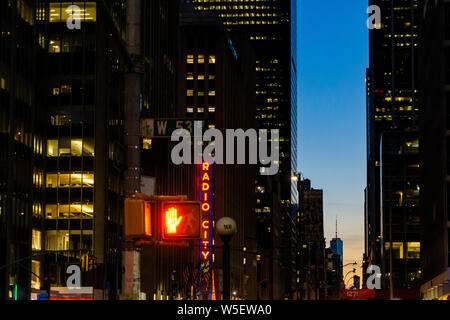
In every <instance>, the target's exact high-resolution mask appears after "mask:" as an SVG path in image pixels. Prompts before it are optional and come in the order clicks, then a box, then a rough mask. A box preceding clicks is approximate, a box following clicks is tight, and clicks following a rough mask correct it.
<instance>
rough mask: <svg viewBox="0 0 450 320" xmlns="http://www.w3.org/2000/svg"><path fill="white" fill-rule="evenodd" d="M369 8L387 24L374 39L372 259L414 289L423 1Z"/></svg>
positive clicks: (369, 197) (369, 199)
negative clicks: (377, 11)
mask: <svg viewBox="0 0 450 320" xmlns="http://www.w3.org/2000/svg"><path fill="white" fill-rule="evenodd" d="M369 4H370V5H378V6H379V7H380V8H381V13H382V23H381V29H374V30H371V31H370V33H369V35H370V48H369V54H370V57H369V60H370V66H369V68H368V69H367V79H366V80H367V188H366V193H365V196H366V206H365V208H366V209H365V224H366V226H365V253H366V255H367V257H368V261H369V263H370V264H376V265H379V266H381V267H382V272H383V275H384V280H386V281H383V285H384V286H385V287H387V286H389V274H392V276H393V286H394V287H395V288H412V287H417V286H418V282H417V280H418V276H419V275H420V272H419V270H420V260H419V252H420V243H419V238H420V235H419V225H420V224H419V223H420V218H419V210H418V209H419V190H420V188H419V156H418V151H419V141H418V131H417V129H418V120H419V117H418V114H419V104H418V90H417V68H416V65H417V58H416V56H417V45H418V44H417V42H418V22H419V19H418V10H417V4H418V1H416V0H411V1H400V0H392V1H382V0H371V1H369ZM391 247H392V250H390V249H391ZM390 252H392V264H391V263H390V262H391V259H390V257H391V256H390ZM391 266H392V272H391Z"/></svg>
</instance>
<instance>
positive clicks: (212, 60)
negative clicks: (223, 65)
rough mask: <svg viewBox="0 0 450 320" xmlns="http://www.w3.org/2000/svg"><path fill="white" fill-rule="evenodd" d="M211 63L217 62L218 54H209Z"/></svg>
mask: <svg viewBox="0 0 450 320" xmlns="http://www.w3.org/2000/svg"><path fill="white" fill-rule="evenodd" d="M209 63H211V64H214V63H216V56H214V55H211V56H209Z"/></svg>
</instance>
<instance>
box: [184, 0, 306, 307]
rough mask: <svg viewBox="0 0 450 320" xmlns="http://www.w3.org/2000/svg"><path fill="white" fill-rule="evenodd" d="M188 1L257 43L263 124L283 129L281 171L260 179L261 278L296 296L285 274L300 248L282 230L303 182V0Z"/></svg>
mask: <svg viewBox="0 0 450 320" xmlns="http://www.w3.org/2000/svg"><path fill="white" fill-rule="evenodd" d="M185 2H189V3H194V4H195V6H196V9H197V10H198V11H206V12H215V13H217V15H218V16H219V17H220V19H221V20H222V22H223V25H224V27H225V28H226V29H228V30H230V31H231V30H233V31H237V32H241V31H245V32H246V33H247V34H248V36H249V38H250V40H251V42H252V45H253V48H254V51H255V63H256V66H255V70H256V88H255V92H256V106H257V107H256V119H257V120H258V127H259V128H261V129H269V130H270V129H279V130H280V171H279V174H278V175H277V176H275V177H272V176H269V177H268V176H260V177H259V178H258V179H257V181H256V214H257V221H258V244H259V249H258V250H259V262H258V270H259V271H258V274H259V276H258V277H259V280H258V282H259V283H260V284H261V288H263V287H264V291H267V292H268V295H269V297H270V298H273V299H279V298H284V297H291V296H292V293H293V292H294V291H295V285H294V283H291V281H290V280H289V279H294V278H295V274H294V275H292V274H291V275H290V276H287V278H286V279H285V281H282V280H281V278H280V276H281V274H286V273H292V272H293V271H295V263H294V262H293V259H292V255H295V250H290V252H289V253H286V252H282V251H280V250H279V249H278V248H279V247H280V246H281V243H284V242H285V241H286V239H281V238H282V237H281V233H282V232H283V234H284V236H285V238H286V237H287V238H289V237H290V236H289V234H291V235H292V232H291V230H292V229H295V219H296V217H295V213H296V212H297V210H296V207H295V206H297V205H298V190H297V181H293V180H292V179H291V177H292V175H293V174H295V173H296V172H297V91H296V90H297V89H296V87H297V59H296V56H297V55H296V51H297V44H296V43H297V42H296V41H297V39H296V38H297V36H296V29H297V26H296V23H297V21H296V13H297V9H296V7H297V1H294V0H282V1H275V0H269V1H257V2H253V3H252V2H249V1H245V0H239V1H233V2H230V1H226V0H219V1H214V2H213V1H206V2H205V1H197V0H192V1H191V0H185ZM282 222H283V224H281V223H282ZM292 240H293V239H291V240H290V241H292ZM293 247H295V246H293ZM292 249H293V248H292ZM288 250H289V249H288ZM294 273H295V272H294Z"/></svg>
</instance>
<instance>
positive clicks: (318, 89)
mask: <svg viewBox="0 0 450 320" xmlns="http://www.w3.org/2000/svg"><path fill="white" fill-rule="evenodd" d="M297 1H298V11H299V12H298V15H297V20H298V22H297V23H298V28H299V30H298V50H299V56H298V65H299V67H298V70H299V79H298V81H299V113H298V114H299V115H298V118H299V119H298V121H299V171H300V172H302V173H303V174H304V175H305V176H306V177H308V178H309V179H311V182H312V186H313V187H314V188H316V189H324V223H325V237H326V240H327V246H329V241H330V240H331V238H333V237H334V233H335V218H336V215H337V216H338V221H339V225H338V232H339V237H340V238H341V239H342V240H343V241H344V263H348V262H352V261H357V262H358V263H361V261H362V255H363V246H364V243H363V240H364V238H363V235H364V227H363V224H364V187H365V176H366V171H365V170H366V164H365V155H366V139H365V132H366V131H365V126H366V122H365V108H366V103H365V99H366V98H365V69H366V68H367V66H368V29H367V27H366V20H367V14H366V10H367V7H368V4H367V1H364V0H345V1H336V0H322V1H317V0H297ZM348 279H349V278H348Z"/></svg>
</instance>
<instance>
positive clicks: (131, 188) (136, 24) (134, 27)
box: [125, 0, 143, 196]
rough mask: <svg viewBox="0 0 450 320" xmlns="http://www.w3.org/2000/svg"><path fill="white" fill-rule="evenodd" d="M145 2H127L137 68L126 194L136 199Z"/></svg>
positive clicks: (128, 88) (132, 80) (128, 84)
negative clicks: (143, 10) (142, 20)
mask: <svg viewBox="0 0 450 320" xmlns="http://www.w3.org/2000/svg"><path fill="white" fill-rule="evenodd" d="M141 9H142V4H141V0H128V1H127V41H126V42H127V48H128V53H129V54H130V57H131V60H132V63H133V66H132V67H131V68H130V70H129V71H128V73H127V74H126V76H125V99H126V100H125V101H126V102H125V145H126V154H127V165H126V166H127V171H126V173H125V193H126V195H127V196H134V195H135V194H136V193H138V192H140V178H141V177H140V176H141V163H140V162H141V160H140V157H141V155H140V104H141V101H140V100H141V98H140V97H141V75H142V73H143V63H142V52H141V51H142V50H141V12H142V10H141Z"/></svg>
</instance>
